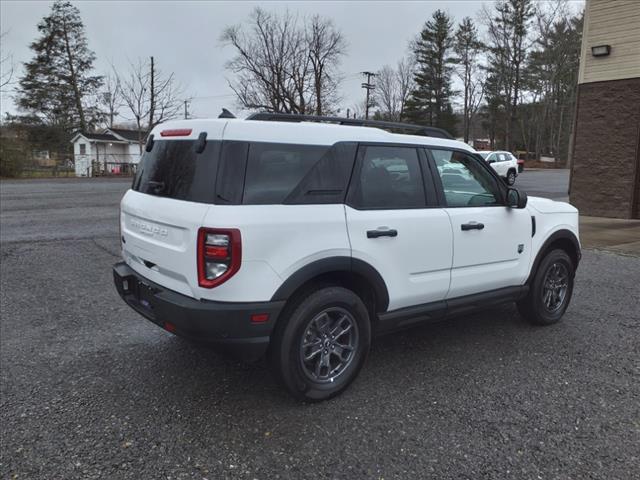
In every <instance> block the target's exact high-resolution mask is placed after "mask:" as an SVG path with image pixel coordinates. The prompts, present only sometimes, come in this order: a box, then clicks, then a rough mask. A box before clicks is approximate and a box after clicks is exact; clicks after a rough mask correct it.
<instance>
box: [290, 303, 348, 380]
mask: <svg viewBox="0 0 640 480" xmlns="http://www.w3.org/2000/svg"><path fill="white" fill-rule="evenodd" d="M358 334H359V332H358V324H357V323H356V320H355V318H354V317H353V315H352V314H351V313H349V312H348V311H347V310H345V309H344V308H341V307H330V308H326V309H324V310H323V311H321V312H320V313H318V314H317V315H316V316H315V317H313V318H312V319H311V321H310V322H309V323H308V324H307V327H306V328H305V331H304V334H303V336H302V341H301V344H300V363H301V366H302V370H303V372H304V374H305V375H306V376H307V377H308V378H309V379H310V380H312V381H314V382H316V383H329V382H334V381H335V380H336V378H337V377H339V376H340V375H341V374H342V373H343V372H344V371H345V370H346V369H347V367H349V365H350V364H351V362H352V361H353V359H354V357H355V354H356V351H357V349H358Z"/></svg>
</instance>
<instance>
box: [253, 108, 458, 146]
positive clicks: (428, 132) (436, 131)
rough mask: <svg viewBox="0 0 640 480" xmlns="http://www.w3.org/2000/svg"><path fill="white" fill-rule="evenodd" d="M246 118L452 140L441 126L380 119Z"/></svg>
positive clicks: (289, 115) (294, 115)
mask: <svg viewBox="0 0 640 480" xmlns="http://www.w3.org/2000/svg"><path fill="white" fill-rule="evenodd" d="M246 120H262V121H267V122H328V123H337V124H339V125H352V126H359V127H377V128H382V129H384V130H391V131H397V130H400V131H405V132H411V133H412V134H413V135H422V136H425V137H436V138H446V139H449V140H453V136H452V135H451V134H450V133H449V132H447V131H446V130H443V129H441V128H436V127H425V126H424V125H413V124H411V123H401V122H386V121H382V120H363V119H360V118H344V117H328V116H324V115H300V114H297V113H269V112H260V113H254V114H253V115H249V116H248V117H247V118H246Z"/></svg>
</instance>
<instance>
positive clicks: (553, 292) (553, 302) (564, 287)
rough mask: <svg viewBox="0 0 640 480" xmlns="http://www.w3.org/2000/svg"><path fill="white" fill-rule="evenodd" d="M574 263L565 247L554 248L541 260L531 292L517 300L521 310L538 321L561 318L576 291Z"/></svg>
mask: <svg viewBox="0 0 640 480" xmlns="http://www.w3.org/2000/svg"><path fill="white" fill-rule="evenodd" d="M573 279H574V266H573V262H572V261H571V258H570V257H569V255H567V253H566V252H565V251H564V250H560V249H558V250H552V251H551V252H549V253H548V254H547V255H546V256H545V257H544V258H543V259H542V262H540V266H539V267H538V271H537V272H536V274H535V276H534V277H533V281H532V282H531V285H530V289H529V293H528V294H527V296H526V297H525V298H524V299H523V300H521V301H520V302H518V310H519V311H520V314H521V315H522V316H523V317H524V318H526V319H527V320H528V321H529V322H531V323H533V324H535V325H551V324H553V323H556V322H558V321H559V320H560V319H561V318H562V316H563V315H564V312H565V311H566V310H567V307H568V306H569V302H570V301H571V295H572V293H573Z"/></svg>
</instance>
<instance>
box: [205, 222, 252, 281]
mask: <svg viewBox="0 0 640 480" xmlns="http://www.w3.org/2000/svg"><path fill="white" fill-rule="evenodd" d="M241 260H242V240H241V237H240V230H238V229H236V228H228V229H226V228H201V229H200V230H198V258H197V261H198V285H200V286H201V287H203V288H213V287H217V286H218V285H220V284H222V283H224V282H226V281H227V280H228V279H229V278H231V277H232V276H233V275H235V273H236V272H237V271H238V270H239V269H240V262H241Z"/></svg>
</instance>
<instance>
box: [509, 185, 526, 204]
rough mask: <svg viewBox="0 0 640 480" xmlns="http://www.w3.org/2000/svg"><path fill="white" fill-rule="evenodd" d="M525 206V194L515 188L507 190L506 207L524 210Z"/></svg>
mask: <svg viewBox="0 0 640 480" xmlns="http://www.w3.org/2000/svg"><path fill="white" fill-rule="evenodd" d="M526 206H527V194H526V193H524V192H521V191H520V190H518V189H516V188H509V189H508V190H507V207H511V208H524V207H526Z"/></svg>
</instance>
